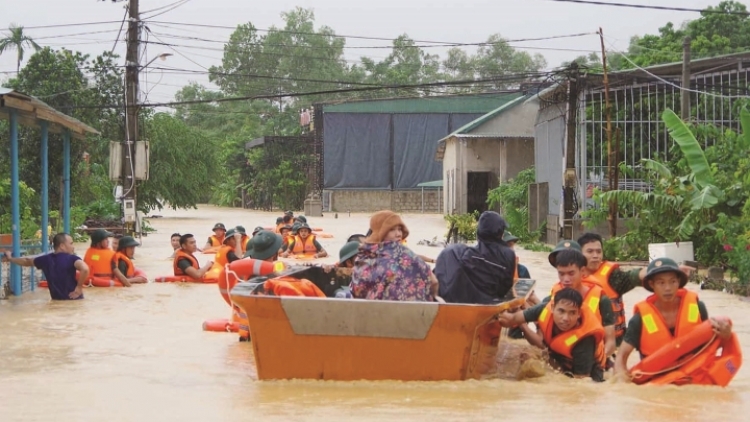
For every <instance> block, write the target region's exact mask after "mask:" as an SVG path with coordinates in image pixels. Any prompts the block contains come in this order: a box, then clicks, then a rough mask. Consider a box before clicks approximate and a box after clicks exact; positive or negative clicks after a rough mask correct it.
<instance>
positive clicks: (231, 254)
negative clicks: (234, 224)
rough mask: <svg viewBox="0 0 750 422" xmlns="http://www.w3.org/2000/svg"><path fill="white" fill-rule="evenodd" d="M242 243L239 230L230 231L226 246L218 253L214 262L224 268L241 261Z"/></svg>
mask: <svg viewBox="0 0 750 422" xmlns="http://www.w3.org/2000/svg"><path fill="white" fill-rule="evenodd" d="M241 242H242V233H240V232H239V231H237V229H229V230H228V231H227V235H226V237H225V238H224V244H223V245H222V246H221V247H220V248H219V251H218V252H216V256H215V257H214V262H215V263H216V264H218V265H220V266H221V267H222V268H224V266H225V265H227V264H229V263H231V262H234V261H236V260H238V259H240V257H241V256H242V255H243V253H242V247H241V246H240V244H241Z"/></svg>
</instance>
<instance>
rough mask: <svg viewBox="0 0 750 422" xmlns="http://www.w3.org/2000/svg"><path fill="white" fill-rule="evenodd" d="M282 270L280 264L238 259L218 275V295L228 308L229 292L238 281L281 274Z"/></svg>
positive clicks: (282, 267)
mask: <svg viewBox="0 0 750 422" xmlns="http://www.w3.org/2000/svg"><path fill="white" fill-rule="evenodd" d="M283 270H284V264H283V263H280V262H268V261H260V260H257V259H252V258H242V259H238V260H236V261H234V262H232V263H230V264H229V265H227V266H226V267H225V268H223V269H222V271H221V272H220V273H219V276H218V279H217V281H218V283H219V293H220V294H221V297H222V298H224V301H225V302H227V304H228V305H229V306H232V300H231V299H230V298H229V291H231V290H232V289H233V288H234V286H235V285H236V284H237V283H238V282H239V281H240V280H249V279H251V278H252V277H257V276H264V275H269V274H273V273H274V272H281V271H283Z"/></svg>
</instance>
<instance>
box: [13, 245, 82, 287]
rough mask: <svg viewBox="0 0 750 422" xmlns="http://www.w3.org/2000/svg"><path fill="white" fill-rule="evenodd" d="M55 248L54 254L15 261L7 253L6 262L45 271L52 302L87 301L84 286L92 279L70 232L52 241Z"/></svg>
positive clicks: (25, 257) (24, 257)
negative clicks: (84, 298)
mask: <svg viewBox="0 0 750 422" xmlns="http://www.w3.org/2000/svg"><path fill="white" fill-rule="evenodd" d="M52 247H53V248H54V252H52V253H49V254H45V255H37V256H22V257H15V258H14V257H11V256H10V252H7V251H6V252H5V254H4V256H3V260H4V261H9V262H11V263H13V264H16V265H21V266H24V267H36V268H38V269H40V270H42V271H43V272H44V275H45V276H46V277H47V285H48V286H49V295H50V296H51V297H52V300H71V299H83V285H84V283H85V281H86V280H87V279H88V278H89V267H88V265H86V263H84V262H83V260H82V259H81V258H80V257H78V256H76V255H73V252H75V247H74V246H73V238H72V237H70V235H68V234H67V233H58V234H56V235H55V236H54V237H53V238H52ZM76 270H78V272H79V275H78V279H76Z"/></svg>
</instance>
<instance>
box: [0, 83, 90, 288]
mask: <svg viewBox="0 0 750 422" xmlns="http://www.w3.org/2000/svg"><path fill="white" fill-rule="evenodd" d="M0 119H7V120H8V121H9V125H10V163H11V164H10V173H11V174H10V178H11V233H12V239H13V240H12V248H13V250H12V254H13V256H14V257H18V256H21V212H20V211H21V210H20V205H21V204H20V192H19V183H20V181H19V175H18V173H19V169H18V167H19V157H18V150H19V144H18V143H19V140H18V126H19V124H20V125H24V126H34V127H39V129H40V131H41V148H40V151H39V155H40V158H41V164H42V174H41V179H42V180H41V184H42V186H41V188H42V189H41V212H42V216H41V220H42V221H41V226H42V227H41V232H42V251H44V252H47V251H48V247H49V233H48V232H47V227H48V226H49V133H50V132H53V133H60V134H62V136H63V145H62V147H63V148H62V149H63V151H62V155H63V181H64V188H63V209H62V210H61V211H62V217H63V230H64V231H65V233H70V142H71V137H76V138H79V139H81V138H85V137H86V135H88V134H99V132H98V131H97V130H96V129H94V128H92V127H90V126H88V125H86V124H85V123H82V122H80V121H79V120H77V119H74V118H72V117H70V116H67V115H65V114H63V113H60V112H59V111H57V110H55V109H53V108H52V107H50V106H48V105H47V104H45V103H43V102H42V101H39V100H38V99H36V98H34V97H30V96H28V95H25V94H22V93H20V92H16V91H13V90H10V89H8V88H3V87H0ZM0 277H1V275H0ZM0 280H1V278H0ZM10 286H11V290H12V292H13V294H14V295H16V296H19V295H21V293H22V292H23V290H22V283H21V267H20V266H18V265H15V264H11V267H10Z"/></svg>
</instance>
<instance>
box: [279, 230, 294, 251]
mask: <svg viewBox="0 0 750 422" xmlns="http://www.w3.org/2000/svg"><path fill="white" fill-rule="evenodd" d="M279 234H280V235H281V238H282V239H284V243H282V244H281V248H282V249H284V248H285V247H286V248H288V247H289V242H291V241H292V238H293V236H292V226H284V227H282V228H281V230H280V231H279Z"/></svg>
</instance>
